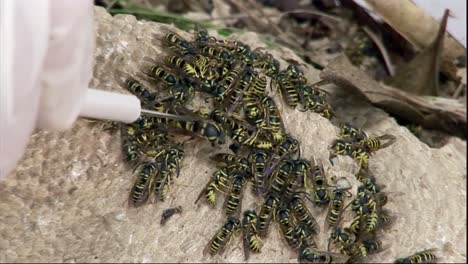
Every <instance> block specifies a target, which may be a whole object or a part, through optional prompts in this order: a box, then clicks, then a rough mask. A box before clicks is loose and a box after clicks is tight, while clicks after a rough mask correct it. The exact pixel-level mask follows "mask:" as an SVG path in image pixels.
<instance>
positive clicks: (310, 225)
mask: <svg viewBox="0 0 468 264" xmlns="http://www.w3.org/2000/svg"><path fill="white" fill-rule="evenodd" d="M289 208H291V211H292V212H293V214H294V216H295V219H296V220H297V221H298V223H300V224H303V225H304V228H306V229H307V230H306V231H307V232H310V233H312V234H318V233H319V232H320V226H319V225H318V223H317V221H316V220H315V218H314V217H313V216H312V214H311V213H310V211H309V209H307V206H306V205H305V203H304V201H303V199H302V197H301V195H300V194H299V193H296V194H294V195H293V197H292V198H291V200H290V202H289Z"/></svg>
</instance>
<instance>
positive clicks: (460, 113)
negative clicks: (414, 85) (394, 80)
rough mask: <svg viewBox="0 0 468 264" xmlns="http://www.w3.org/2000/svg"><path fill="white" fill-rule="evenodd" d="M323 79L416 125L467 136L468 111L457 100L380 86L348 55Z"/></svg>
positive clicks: (334, 63)
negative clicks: (467, 113)
mask: <svg viewBox="0 0 468 264" xmlns="http://www.w3.org/2000/svg"><path fill="white" fill-rule="evenodd" d="M320 77H321V78H322V79H323V80H327V81H330V82H333V83H335V84H336V85H339V86H343V87H346V88H351V89H352V90H353V91H355V92H358V93H359V94H361V95H363V96H364V97H365V98H366V99H367V100H368V101H369V102H370V103H372V104H374V105H376V106H379V107H381V108H383V109H385V110H386V111H388V112H389V113H392V114H394V115H396V116H399V117H402V118H405V119H406V120H409V121H411V122H413V123H416V124H420V125H421V126H423V127H426V128H432V129H439V130H444V131H447V132H448V133H451V134H455V135H459V136H464V137H466V134H467V127H466V108H465V106H464V105H463V104H461V103H459V102H458V101H457V100H453V99H448V98H440V97H422V96H418V95H413V94H410V93H407V92H405V91H402V90H399V89H397V88H394V87H391V86H387V85H384V84H381V83H378V82H376V81H375V80H373V79H371V78H370V77H369V76H367V75H366V74H365V73H364V72H362V71H361V70H359V69H358V68H356V67H355V66H353V65H352V64H351V63H350V62H349V60H348V59H347V58H346V56H340V57H338V58H336V59H335V60H333V61H331V62H330V63H329V64H328V65H327V66H326V67H325V68H324V69H323V70H322V72H321V73H320Z"/></svg>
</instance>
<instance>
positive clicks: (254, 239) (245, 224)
mask: <svg viewBox="0 0 468 264" xmlns="http://www.w3.org/2000/svg"><path fill="white" fill-rule="evenodd" d="M258 222H259V218H258V215H257V213H256V212H255V211H254V210H247V211H245V212H244V217H243V219H242V241H243V246H244V260H248V259H249V257H250V252H254V253H258V252H260V250H261V249H262V246H263V242H262V241H261V239H260V237H259V233H258Z"/></svg>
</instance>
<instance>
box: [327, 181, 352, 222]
mask: <svg viewBox="0 0 468 264" xmlns="http://www.w3.org/2000/svg"><path fill="white" fill-rule="evenodd" d="M349 188H350V187H349ZM349 188H347V189H349ZM347 189H343V188H338V187H336V188H335V189H333V191H332V193H331V196H330V204H329V206H328V213H327V217H326V218H325V219H326V220H325V221H326V224H327V225H328V226H330V227H336V224H337V222H338V218H339V217H340V216H341V212H342V210H343V206H344V199H345V197H346V195H345V193H346V192H347ZM348 194H349V193H348ZM348 196H351V195H350V194H349V195H348Z"/></svg>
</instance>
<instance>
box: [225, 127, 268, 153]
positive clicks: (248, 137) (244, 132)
mask: <svg viewBox="0 0 468 264" xmlns="http://www.w3.org/2000/svg"><path fill="white" fill-rule="evenodd" d="M231 137H232V139H233V140H234V141H235V142H237V143H239V144H241V145H243V146H247V147H251V148H254V149H263V150H273V148H274V145H273V143H272V142H271V141H269V140H268V139H267V138H266V137H265V136H263V133H262V131H261V130H257V131H256V132H253V133H252V132H251V131H249V130H248V129H247V128H246V127H239V128H237V129H234V130H233V131H232V132H231Z"/></svg>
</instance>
